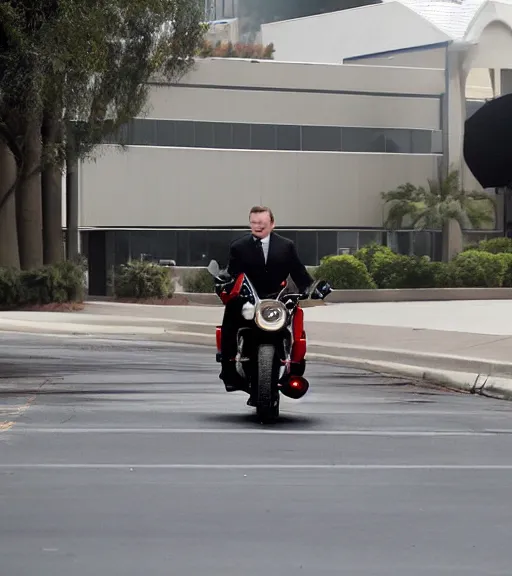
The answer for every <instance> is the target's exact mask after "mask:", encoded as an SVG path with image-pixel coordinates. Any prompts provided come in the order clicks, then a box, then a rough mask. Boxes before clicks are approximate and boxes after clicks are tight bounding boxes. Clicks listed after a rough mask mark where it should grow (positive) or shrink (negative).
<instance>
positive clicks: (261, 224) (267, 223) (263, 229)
mask: <svg viewBox="0 0 512 576" xmlns="http://www.w3.org/2000/svg"><path fill="white" fill-rule="evenodd" d="M249 223H250V225H251V232H252V233H253V235H254V236H256V238H266V237H267V236H268V235H269V234H270V233H271V232H272V230H273V229H274V223H273V222H271V220H270V214H269V213H268V212H259V213H256V214H251V216H250V218H249Z"/></svg>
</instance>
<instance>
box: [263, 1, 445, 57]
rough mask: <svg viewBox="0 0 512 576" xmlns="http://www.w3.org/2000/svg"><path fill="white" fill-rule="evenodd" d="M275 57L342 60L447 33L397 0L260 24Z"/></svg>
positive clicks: (431, 39) (425, 41)
mask: <svg viewBox="0 0 512 576" xmlns="http://www.w3.org/2000/svg"><path fill="white" fill-rule="evenodd" d="M261 30H262V39H263V42H264V43H265V44H269V43H270V42H272V43H273V44H274V47H275V49H276V52H275V58H276V60H284V61H292V62H329V63H341V62H343V60H344V59H345V58H349V57H353V56H361V55H364V54H376V53H380V52H387V51H390V50H401V49H403V48H407V47H412V46H420V45H427V44H436V43H438V42H444V41H446V40H448V39H449V38H448V36H447V35H446V34H444V33H443V32H441V30H439V29H438V28H436V27H435V26H433V25H432V24H430V23H429V22H427V21H426V20H424V19H423V18H422V17H421V16H419V15H418V14H416V13H415V12H413V11H412V10H410V9H409V8H407V7H406V6H404V5H402V4H400V3H398V2H393V3H384V4H377V5H371V6H363V7H361V8H354V9H351V10H342V11H339V12H332V13H329V14H320V15H317V16H310V17H308V18H297V19H294V20H287V21H284V22H273V23H270V24H265V25H263V26H262V27H261Z"/></svg>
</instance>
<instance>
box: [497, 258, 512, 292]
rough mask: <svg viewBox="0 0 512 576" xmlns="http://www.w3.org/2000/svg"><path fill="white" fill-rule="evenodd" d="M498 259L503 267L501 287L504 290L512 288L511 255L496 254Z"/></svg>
mask: <svg viewBox="0 0 512 576" xmlns="http://www.w3.org/2000/svg"><path fill="white" fill-rule="evenodd" d="M498 257H499V258H500V260H501V261H502V262H503V264H504V266H505V272H504V274H503V283H502V286H503V287H504V288H512V254H510V253H503V254H498Z"/></svg>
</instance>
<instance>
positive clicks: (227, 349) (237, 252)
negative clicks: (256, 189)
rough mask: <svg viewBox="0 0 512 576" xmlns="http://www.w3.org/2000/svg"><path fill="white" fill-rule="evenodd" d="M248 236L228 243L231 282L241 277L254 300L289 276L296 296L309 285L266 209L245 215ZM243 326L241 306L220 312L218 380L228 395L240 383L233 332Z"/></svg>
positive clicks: (294, 252)
mask: <svg viewBox="0 0 512 576" xmlns="http://www.w3.org/2000/svg"><path fill="white" fill-rule="evenodd" d="M249 223H250V226H251V234H247V235H245V236H243V237H242V238H239V239H237V240H235V241H234V242H232V244H231V247H230V252H229V264H228V267H227V272H228V273H229V275H230V276H231V277H232V278H236V277H237V276H238V275H239V274H242V273H245V274H246V275H247V276H248V277H249V279H250V281H251V282H252V284H253V285H254V288H255V289H256V291H257V293H258V296H260V298H264V297H267V296H270V295H271V294H276V293H278V292H280V290H281V289H282V283H283V282H284V281H286V279H287V278H288V276H291V278H292V280H293V282H294V283H295V284H296V286H297V289H298V291H299V292H300V293H305V292H306V291H307V290H308V288H309V287H310V286H311V284H312V283H313V278H312V277H311V276H310V275H309V273H308V271H307V270H306V267H305V266H304V264H303V263H302V262H301V261H300V259H299V255H298V254H297V250H296V248H295V244H294V243H293V242H292V241H291V240H288V239H287V238H284V237H282V236H279V235H278V234H276V233H275V232H274V231H273V230H274V227H275V221H274V215H273V213H272V210H271V209H270V208H268V207H266V206H254V207H253V208H252V209H251V211H250V213H249ZM242 324H243V317H242V315H241V305H240V303H239V302H238V301H236V300H235V301H233V302H230V303H228V304H227V305H226V307H225V309H224V318H223V321H222V343H221V354H222V364H221V365H222V371H221V373H220V376H219V378H220V379H221V380H223V381H224V385H225V387H226V390H227V391H228V392H231V391H234V390H238V389H240V386H241V383H242V379H241V377H240V376H239V374H238V372H237V370H236V364H235V361H234V360H235V357H236V353H237V341H236V337H237V332H238V329H239V328H240V327H241V325H242Z"/></svg>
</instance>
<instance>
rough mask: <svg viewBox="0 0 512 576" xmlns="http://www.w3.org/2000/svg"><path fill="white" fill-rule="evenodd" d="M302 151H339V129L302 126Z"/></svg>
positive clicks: (334, 127) (335, 127)
mask: <svg viewBox="0 0 512 576" xmlns="http://www.w3.org/2000/svg"><path fill="white" fill-rule="evenodd" d="M302 150H308V151H314V152H316V151H318V152H325V151H332V150H334V151H341V128H339V127H337V126H302Z"/></svg>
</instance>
